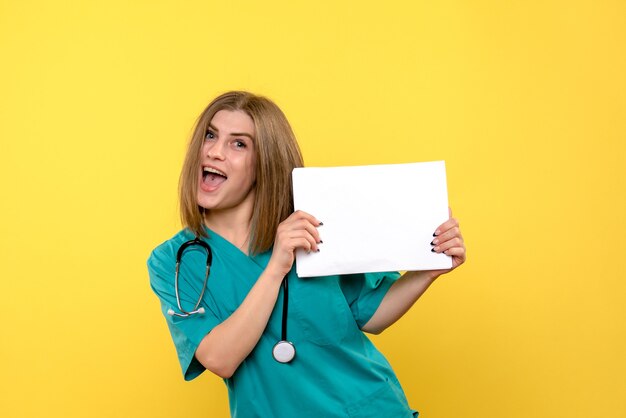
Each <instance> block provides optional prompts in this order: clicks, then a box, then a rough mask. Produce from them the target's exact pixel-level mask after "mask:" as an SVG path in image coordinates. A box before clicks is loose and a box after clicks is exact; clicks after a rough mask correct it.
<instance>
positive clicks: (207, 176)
mask: <svg viewBox="0 0 626 418" xmlns="http://www.w3.org/2000/svg"><path fill="white" fill-rule="evenodd" d="M227 178H228V176H226V174H225V173H223V172H221V171H219V170H217V169H215V168H213V167H202V182H203V183H204V184H205V185H207V186H209V187H217V186H219V185H220V184H222V183H223V182H224V181H226V179H227Z"/></svg>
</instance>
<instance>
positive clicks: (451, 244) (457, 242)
mask: <svg viewBox="0 0 626 418" xmlns="http://www.w3.org/2000/svg"><path fill="white" fill-rule="evenodd" d="M451 248H463V240H462V239H460V238H458V237H454V238H452V239H451V240H448V241H446V242H442V243H441V244H439V245H436V246H435V247H433V249H432V251H433V252H435V253H442V252H444V251H446V250H449V249H451Z"/></svg>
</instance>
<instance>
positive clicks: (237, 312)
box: [148, 91, 465, 418]
mask: <svg viewBox="0 0 626 418" xmlns="http://www.w3.org/2000/svg"><path fill="white" fill-rule="evenodd" d="M302 165H303V163H302V157H301V154H300V150H299V148H298V145H297V142H296V139H295V137H294V134H293V132H292V130H291V127H290V126H289V123H288V121H287V119H286V118H285V116H284V114H283V113H282V112H281V110H280V109H279V108H278V107H277V106H276V105H275V104H274V103H273V102H272V101H270V100H268V99H266V98H264V97H260V96H256V95H254V94H250V93H247V92H236V91H234V92H228V93H225V94H223V95H221V96H219V97H217V98H216V99H215V100H213V101H212V102H211V103H210V104H209V105H208V107H207V108H206V109H205V110H204V112H203V113H202V114H201V116H200V117H199V119H198V121H197V123H196V126H195V129H194V132H193V135H192V138H191V142H190V144H189V148H188V151H187V155H186V158H185V162H184V165H183V169H182V173H181V177H180V208H181V217H182V222H183V225H184V229H183V230H182V231H180V232H179V233H177V234H176V235H174V236H173V237H172V238H170V239H169V240H167V241H165V242H164V243H163V244H161V245H159V246H158V247H157V248H156V249H155V250H154V251H153V252H152V254H151V255H150V258H149V260H148V270H149V273H150V284H151V287H152V289H153V290H154V292H155V293H156V295H157V296H158V298H159V299H160V302H161V306H162V312H163V314H164V316H165V319H166V321H167V325H168V327H169V330H170V332H171V335H172V338H173V340H174V344H175V346H176V350H177V354H178V359H179V361H180V365H181V367H182V371H183V375H184V378H185V379H186V380H191V379H194V378H196V377H197V376H198V375H200V374H201V373H202V372H203V371H204V370H205V369H207V370H209V371H211V372H213V373H214V374H216V375H218V376H220V377H222V378H223V379H224V380H225V383H226V385H227V387H228V393H229V402H230V410H231V415H232V416H233V417H236V418H248V417H263V418H267V417H278V418H282V417H315V418H319V417H361V418H362V417H377V418H381V417H383V418H384V417H393V418H398V417H414V416H417V412H416V411H414V410H413V409H411V408H410V407H409V405H408V402H407V400H406V397H405V395H404V392H403V390H402V388H401V386H400V383H399V382H398V379H397V378H396V375H395V373H394V372H393V370H392V368H391V366H390V365H389V363H388V362H387V360H386V359H385V357H384V356H383V355H382V354H381V353H380V352H379V351H378V350H377V349H376V347H374V345H373V344H372V343H371V342H370V340H369V339H368V338H367V337H366V336H365V334H364V332H366V333H373V334H378V333H380V332H381V331H383V330H384V329H385V328H387V327H388V326H389V325H391V324H393V323H394V322H396V321H397V320H398V319H399V318H400V317H401V316H402V315H403V314H404V313H405V312H407V311H408V309H409V308H410V307H411V306H412V305H413V303H414V302H415V301H416V300H417V299H418V298H419V297H420V296H421V295H422V294H423V293H424V291H426V289H427V288H428V287H429V286H430V285H431V284H432V283H433V282H434V281H435V279H436V278H437V277H439V276H440V275H441V274H444V273H447V272H449V271H450V270H453V269H454V268H456V267H458V266H459V265H461V264H462V263H463V262H464V261H465V246H464V244H463V238H462V236H461V232H460V230H459V224H458V222H457V221H456V220H455V219H453V218H451V219H449V220H447V221H446V222H444V223H443V224H442V225H433V236H434V238H433V241H432V243H431V245H432V250H433V251H434V252H437V253H445V254H447V255H449V256H451V257H452V264H453V267H452V269H450V270H436V271H418V272H407V273H405V274H404V275H402V276H401V277H400V275H399V274H398V273H396V272H392V273H369V274H353V275H349V276H327V277H317V278H299V277H298V276H297V275H296V273H295V269H294V268H293V267H294V252H295V251H296V250H297V249H303V250H305V251H323V244H322V239H323V235H324V231H323V223H322V221H323V219H317V218H316V217H315V216H314V215H315V214H309V213H305V212H301V211H297V212H293V204H292V201H293V199H292V191H291V172H292V170H293V169H294V168H295V167H301V166H302ZM363 227H364V228H366V227H367V225H363ZM196 238H197V239H198V240H199V241H200V242H198V241H193V240H194V239H196ZM186 243H187V245H185V244H186ZM205 244H208V247H207V246H206V245H205ZM320 244H321V245H320ZM181 247H183V248H182V250H181V251H180V252H181V254H180V256H178V253H179V250H180V249H181ZM209 254H210V256H209ZM177 256H178V258H179V259H180V262H179V263H177ZM209 258H210V260H209ZM208 264H210V273H209V274H208V279H207V275H206V274H205V272H206V271H207V265H208ZM287 330H288V335H286V334H287ZM278 342H280V343H278ZM277 343H278V344H277Z"/></svg>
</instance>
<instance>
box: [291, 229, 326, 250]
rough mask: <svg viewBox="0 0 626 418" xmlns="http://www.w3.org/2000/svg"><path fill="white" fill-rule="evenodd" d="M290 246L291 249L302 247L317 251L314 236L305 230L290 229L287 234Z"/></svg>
mask: <svg viewBox="0 0 626 418" xmlns="http://www.w3.org/2000/svg"><path fill="white" fill-rule="evenodd" d="M289 240H290V247H291V248H292V249H296V248H302V249H303V250H305V251H307V252H310V251H319V248H318V246H317V241H316V240H315V238H314V237H313V236H312V235H311V234H310V233H309V232H308V231H306V230H302V229H300V230H294V231H291V233H290V235H289Z"/></svg>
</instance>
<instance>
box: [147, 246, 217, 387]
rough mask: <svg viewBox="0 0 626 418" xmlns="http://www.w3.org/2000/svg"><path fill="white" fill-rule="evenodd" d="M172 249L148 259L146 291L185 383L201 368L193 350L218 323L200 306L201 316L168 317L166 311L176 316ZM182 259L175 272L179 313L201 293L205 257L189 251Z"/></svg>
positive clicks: (209, 310) (164, 248) (211, 312)
mask: <svg viewBox="0 0 626 418" xmlns="http://www.w3.org/2000/svg"><path fill="white" fill-rule="evenodd" d="M173 247H174V245H172V244H170V243H167V242H166V243H164V244H162V245H161V246H160V247H158V248H156V249H155V250H154V251H153V252H152V254H151V255H150V257H149V258H148V272H149V274H150V287H151V288H152V290H153V291H154V293H155V294H156V295H157V296H158V298H159V300H160V302H161V311H162V313H163V316H164V317H165V320H166V322H167V326H168V328H169V331H170V334H171V336H172V340H173V341H174V345H175V346H176V352H177V354H178V361H179V362H180V366H181V368H182V372H183V377H184V379H185V380H192V379H194V378H196V377H198V376H199V375H200V374H202V372H204V370H205V368H204V366H202V364H200V362H199V361H198V360H197V359H196V358H195V353H196V349H197V348H198V345H199V344H200V342H201V341H202V339H203V338H204V337H205V336H206V335H207V334H208V333H209V332H210V331H211V330H212V329H213V328H214V327H215V326H216V325H218V324H219V323H220V322H221V321H220V320H219V318H218V316H217V315H216V314H215V310H214V309H212V308H211V306H206V304H204V303H203V304H202V305H201V306H203V307H204V308H205V313H204V314H194V315H190V316H188V317H184V318H183V317H179V316H175V315H169V314H168V313H167V311H168V310H169V309H173V310H174V311H175V312H180V311H179V309H178V303H177V301H176V293H175V290H174V276H175V266H176V259H175V255H174V254H175V251H177V248H176V249H174V248H173ZM188 252H189V253H193V254H191V255H190V256H188V255H185V259H184V263H182V264H181V268H180V271H179V296H180V301H181V304H182V307H183V309H185V310H191V309H192V308H193V307H194V306H195V304H196V302H197V301H198V297H199V295H200V292H201V291H202V286H203V283H204V282H203V280H204V271H205V266H206V261H203V260H206V256H205V255H204V254H203V253H202V252H201V249H200V251H198V250H195V251H193V250H192V251H190V250H187V251H186V254H187V253H188Z"/></svg>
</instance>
